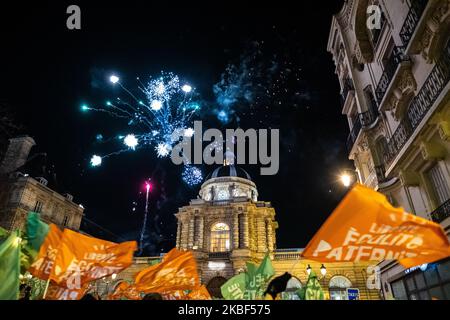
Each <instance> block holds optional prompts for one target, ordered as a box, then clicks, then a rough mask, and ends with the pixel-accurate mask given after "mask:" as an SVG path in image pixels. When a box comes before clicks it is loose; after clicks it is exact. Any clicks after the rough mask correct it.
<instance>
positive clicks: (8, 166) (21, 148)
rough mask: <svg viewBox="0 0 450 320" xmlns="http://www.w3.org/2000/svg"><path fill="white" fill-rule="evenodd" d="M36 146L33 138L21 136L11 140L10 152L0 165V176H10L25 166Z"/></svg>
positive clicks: (7, 151)
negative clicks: (32, 149)
mask: <svg viewBox="0 0 450 320" xmlns="http://www.w3.org/2000/svg"><path fill="white" fill-rule="evenodd" d="M34 145H36V142H35V141H34V139H33V138H31V137H29V136H20V137H17V138H12V139H9V146H8V150H6V153H5V157H4V158H3V161H2V163H1V165H0V174H9V173H11V172H14V171H15V170H17V169H18V168H20V167H21V166H23V165H24V164H25V163H26V162H27V159H28V155H29V154H30V151H31V148H32V147H33V146H34Z"/></svg>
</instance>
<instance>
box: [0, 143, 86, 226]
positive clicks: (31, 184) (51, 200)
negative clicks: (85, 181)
mask: <svg viewBox="0 0 450 320" xmlns="http://www.w3.org/2000/svg"><path fill="white" fill-rule="evenodd" d="M34 145H35V141H34V139H33V138H31V137H28V136H22V137H17V138H13V139H10V144H9V147H8V149H7V151H6V153H5V156H4V158H3V160H2V163H1V165H0V227H2V228H5V229H7V230H16V229H19V228H20V229H23V228H24V224H25V221H26V217H27V214H28V212H30V211H34V212H38V213H40V216H41V219H42V220H43V221H44V222H46V223H54V224H56V225H58V226H59V227H60V228H61V229H63V228H70V229H72V230H76V231H78V230H79V229H80V224H81V220H82V218H83V212H84V208H83V206H81V205H78V204H76V203H74V202H73V196H72V195H70V194H65V195H62V194H60V193H58V192H57V191H55V189H56V179H55V175H54V173H53V171H52V168H49V167H48V166H47V161H46V154H44V153H34V154H33V155H31V156H30V151H31V149H32V148H33V146H34Z"/></svg>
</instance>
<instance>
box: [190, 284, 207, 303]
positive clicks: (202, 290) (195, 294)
mask: <svg viewBox="0 0 450 320" xmlns="http://www.w3.org/2000/svg"><path fill="white" fill-rule="evenodd" d="M187 300H211V295H210V294H209V291H208V289H206V287H205V286H204V285H202V286H200V287H198V288H196V289H194V290H192V291H191V292H189V294H188V295H187Z"/></svg>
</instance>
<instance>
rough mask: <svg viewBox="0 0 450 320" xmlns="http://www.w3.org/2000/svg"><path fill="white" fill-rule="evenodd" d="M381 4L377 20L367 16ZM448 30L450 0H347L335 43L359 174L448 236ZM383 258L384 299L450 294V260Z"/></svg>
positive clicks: (334, 28)
mask: <svg viewBox="0 0 450 320" xmlns="http://www.w3.org/2000/svg"><path fill="white" fill-rule="evenodd" d="M369 6H375V7H370V8H369ZM374 8H375V9H376V10H377V11H374ZM368 11H369V13H368ZM375 12H377V16H378V17H379V19H377V20H378V21H375V22H379V23H377V24H378V25H374V24H371V23H368V20H370V19H369V18H370V16H371V15H372V16H373V15H374V13H375ZM378 13H379V15H378ZM370 21H372V22H373V21H374V20H370ZM449 39H450V1H448V0H389V1H382V0H349V1H346V2H345V4H344V7H343V8H342V10H341V12H339V13H338V14H336V15H335V16H334V17H333V19H332V24H331V30H330V37H329V42H328V51H329V52H330V53H331V54H332V55H333V60H334V62H335V65H336V74H337V76H338V79H339V83H340V86H341V94H342V113H343V114H344V115H345V116H346V117H347V120H348V124H349V128H350V134H349V136H348V139H347V148H348V154H349V158H350V159H351V160H353V161H354V165H355V170H356V176H357V179H356V180H358V181H359V182H360V183H362V184H364V185H366V186H369V187H371V188H373V189H375V190H377V191H379V192H381V193H383V194H385V195H386V196H387V197H388V199H389V200H390V201H391V203H392V204H393V205H394V206H398V207H403V208H404V209H405V210H406V211H407V212H411V213H413V214H415V215H418V216H420V217H423V218H426V219H430V220H433V221H435V222H437V223H440V224H441V225H442V226H443V228H444V229H445V231H446V233H447V235H448V234H449V233H450V142H449V141H450V92H449V88H450V83H449V80H450V41H449ZM380 267H381V272H382V283H383V284H382V293H383V296H384V297H385V298H389V297H394V298H396V299H431V298H436V299H450V291H449V284H448V280H449V278H450V269H449V268H450V267H449V261H443V262H442V263H438V264H437V265H436V268H431V267H430V268H428V269H424V270H425V271H423V270H421V269H420V268H418V269H417V270H415V271H414V272H412V273H411V272H408V270H404V269H403V268H402V267H401V266H400V265H398V264H397V263H395V262H392V261H385V262H383V263H381V264H380ZM439 270H440V271H439ZM405 272H406V273H405ZM422 273H424V274H422ZM406 274H408V276H407V279H406V280H405V281H401V282H399V281H400V280H401V279H402V278H404V277H405V276H406ZM416 274H418V275H417V277H415V275H416ZM411 276H414V277H415V278H414V279H413V280H408V279H409V278H408V277H411ZM427 278H429V279H428V280H427ZM436 279H437V280H436Z"/></svg>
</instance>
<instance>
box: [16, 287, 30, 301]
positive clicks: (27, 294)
mask: <svg viewBox="0 0 450 320" xmlns="http://www.w3.org/2000/svg"><path fill="white" fill-rule="evenodd" d="M21 287H22V285H21ZM22 288H23V296H22V298H20V299H19V300H31V287H30V286H27V285H25V287H22Z"/></svg>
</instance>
